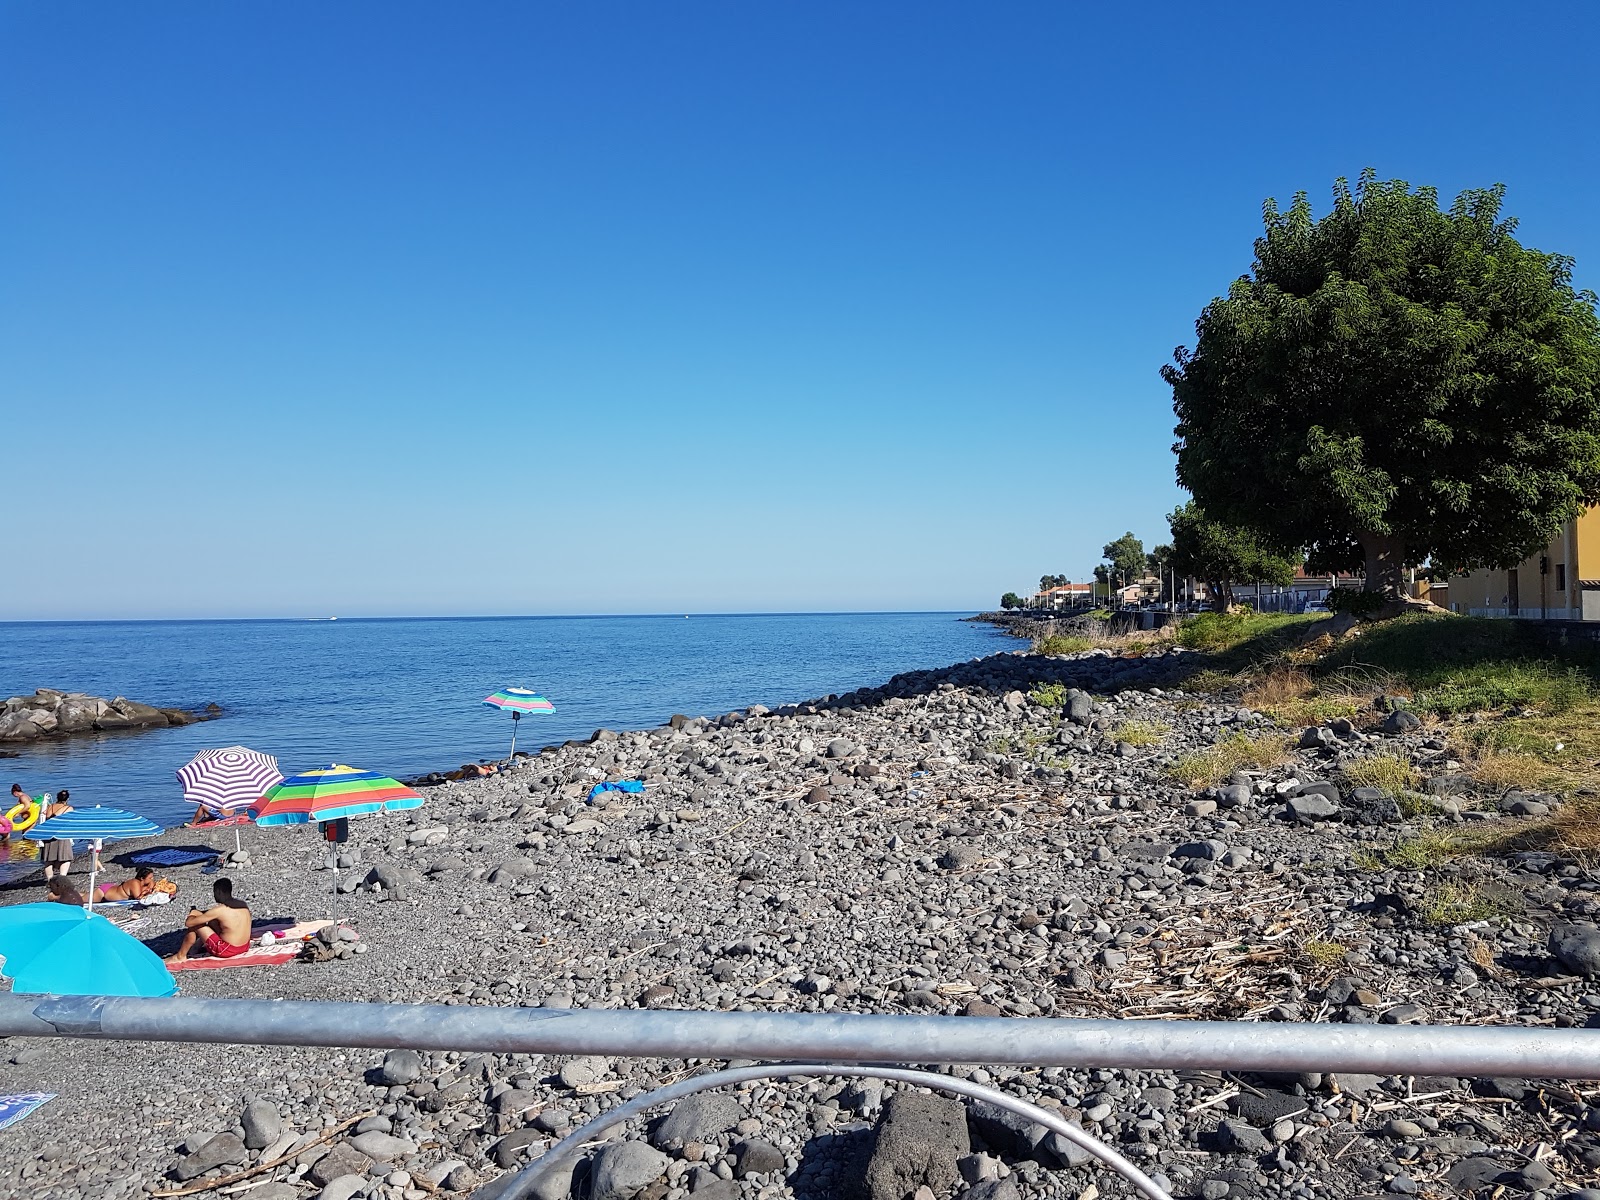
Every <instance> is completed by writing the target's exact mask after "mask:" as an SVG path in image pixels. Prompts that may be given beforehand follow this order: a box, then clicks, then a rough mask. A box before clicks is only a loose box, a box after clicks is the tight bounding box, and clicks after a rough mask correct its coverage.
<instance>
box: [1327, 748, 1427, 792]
mask: <svg viewBox="0 0 1600 1200" xmlns="http://www.w3.org/2000/svg"><path fill="white" fill-rule="evenodd" d="M1344 777H1345V778H1346V779H1348V780H1349V781H1350V783H1351V784H1352V785H1353V786H1355V787H1375V788H1382V789H1383V790H1384V791H1386V792H1388V793H1389V794H1390V795H1391V796H1399V795H1400V794H1401V793H1403V792H1413V791H1415V790H1416V789H1417V787H1418V786H1419V785H1420V784H1421V783H1422V772H1421V771H1419V770H1417V768H1416V767H1414V766H1412V765H1411V764H1410V763H1409V762H1407V761H1406V760H1405V759H1403V758H1399V757H1397V756H1395V755H1393V754H1378V755H1374V756H1373V757H1372V758H1363V759H1361V760H1360V761H1358V762H1353V763H1351V764H1350V765H1349V766H1347V767H1346V768H1345V769H1344Z"/></svg>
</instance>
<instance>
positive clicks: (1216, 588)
mask: <svg viewBox="0 0 1600 1200" xmlns="http://www.w3.org/2000/svg"><path fill="white" fill-rule="evenodd" d="M1206 586H1208V587H1209V588H1210V589H1211V608H1212V611H1213V612H1219V613H1225V612H1227V611H1228V610H1229V609H1230V608H1232V607H1233V588H1232V586H1231V585H1230V584H1229V583H1228V582H1227V581H1226V580H1222V581H1220V582H1219V581H1215V580H1214V581H1212V582H1210V583H1208V584H1207V585H1206Z"/></svg>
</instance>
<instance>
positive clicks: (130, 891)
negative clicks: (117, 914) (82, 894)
mask: <svg viewBox="0 0 1600 1200" xmlns="http://www.w3.org/2000/svg"><path fill="white" fill-rule="evenodd" d="M155 890H156V873H155V871H153V870H152V869H151V868H149V867H140V868H139V869H138V870H136V871H134V873H133V878H132V879H125V880H123V881H122V882H121V883H97V884H96V885H95V891H96V892H97V893H98V895H96V896H95V898H94V902H95V903H96V904H108V903H110V902H111V901H113V900H143V899H144V898H145V897H146V896H148V895H149V894H150V893H151V892H153V891H155Z"/></svg>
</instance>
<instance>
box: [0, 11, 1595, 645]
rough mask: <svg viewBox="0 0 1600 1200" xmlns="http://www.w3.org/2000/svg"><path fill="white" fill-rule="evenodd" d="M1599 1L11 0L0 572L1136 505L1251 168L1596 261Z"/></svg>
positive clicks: (789, 555) (673, 539)
mask: <svg viewBox="0 0 1600 1200" xmlns="http://www.w3.org/2000/svg"><path fill="white" fill-rule="evenodd" d="M1596 61H1600V8H1596V6H1594V5H1592V4H1583V3H1574V4H1565V5H1557V4H1549V5H1537V4H1536V5H1530V6H1526V7H1523V8H1507V7H1505V6H1504V5H1500V4H1496V5H1486V4H1473V3H1456V4H1451V5H1448V6H1441V5H1420V4H1419V5H1406V4H1394V3H1392V2H1386V3H1382V4H1343V5H1339V6H1336V7H1334V8H1328V7H1327V6H1293V5H1289V6H1285V5H1280V4H1273V5H1265V4H1243V3H1236V4H1235V3H1230V4H1220V5H1216V4H1195V3H1192V2H1188V3H1184V4H1181V5H1179V4H1174V5H1164V4H1144V5H1135V6H1113V5H1094V6H1091V5H1077V4H1060V3H1014V4H1005V5H979V4H971V3H927V2H920V0H919V2H918V3H914V4H912V3H903V4H902V3H872V4H864V5H863V4H839V3H808V4H783V5H780V4H774V3H764V4H749V3H694V2H687V3H672V4H654V3H643V2H640V3H633V4H612V3H593V4H582V5H570V4H569V5H555V4H534V3H522V2H518V3H500V4H496V3H478V4H473V3H469V4H459V5H458V4H440V3H437V2H434V0H429V2H427V3H407V2H399V0H383V2H381V3H377V2H364V0H338V2H337V3H327V4H260V3H258V4H216V3H205V4H201V3H192V2H191V3H183V2H177V0H174V2H172V3H162V4H108V3H103V2H100V3H79V2H74V0H10V2H9V3H7V4H6V5H4V6H3V7H0V171H3V175H4V179H3V184H0V453H3V458H4V469H3V470H4V477H5V480H6V488H5V491H6V494H7V496H8V501H7V503H6V505H5V509H4V517H3V521H0V576H3V578H0V617H8V618H73V617H122V616H126V617H158V616H189V615H198V616H233V615H268V616H270V615H311V614H323V613H338V614H340V615H352V616H353V615H364V614H403V613H447V614H448V613H564V612H573V613H581V612H619V611H645V612H660V611H684V612H697V611H736V610H806V609H909V608H977V607H980V606H992V605H993V604H994V602H995V601H996V599H997V597H998V596H999V594H1000V592H1001V591H1002V590H1005V589H1007V588H1015V589H1016V590H1018V591H1022V590H1025V589H1026V588H1027V587H1029V586H1030V585H1031V584H1033V583H1035V582H1036V581H1037V578H1038V576H1039V575H1040V574H1042V573H1045V572H1060V573H1063V574H1067V575H1069V576H1071V577H1073V578H1082V577H1084V575H1085V573H1087V572H1088V571H1089V569H1090V568H1091V567H1092V566H1093V564H1094V563H1095V561H1096V560H1097V558H1098V555H1099V548H1100V546H1101V545H1102V544H1103V543H1104V542H1106V541H1108V540H1109V539H1111V538H1113V537H1115V536H1117V535H1118V534H1120V533H1122V532H1123V531H1124V530H1125V529H1130V528H1131V529H1132V530H1133V531H1134V532H1135V533H1137V534H1139V535H1140V536H1142V537H1143V538H1144V539H1145V541H1146V544H1147V545H1150V544H1154V543H1155V542H1157V541H1160V540H1163V539H1164V537H1165V532H1166V527H1165V521H1164V519H1163V517H1164V514H1165V513H1166V512H1167V511H1169V510H1170V509H1171V508H1172V506H1173V505H1174V504H1175V503H1177V502H1178V501H1179V500H1180V499H1181V496H1180V494H1179V493H1178V491H1177V489H1176V488H1175V486H1174V484H1173V481H1172V458H1171V453H1170V446H1171V442H1172V414H1171V408H1170V395H1169V393H1168V390H1167V389H1166V387H1165V386H1164V385H1163V384H1162V382H1161V380H1160V378H1159V377H1158V375H1157V370H1158V368H1159V367H1160V366H1161V364H1162V363H1163V362H1165V361H1167V359H1168V357H1169V356H1170V354H1171V352H1172V348H1173V347H1174V346H1175V345H1177V344H1178V343H1180V342H1188V341H1190V340H1192V334H1193V320H1194V318H1195V316H1196V314H1197V313H1198V312H1199V310H1200V308H1201V306H1202V305H1204V304H1205V302H1206V301H1207V300H1208V299H1210V298H1211V297H1212V296H1214V295H1216V294H1218V293H1219V292H1220V291H1222V290H1224V289H1225V288H1226V286H1227V284H1228V282H1229V281H1230V280H1231V279H1232V278H1234V277H1235V276H1237V275H1238V274H1240V273H1241V272H1243V271H1244V270H1246V269H1247V268H1248V265H1249V260H1250V246H1251V240H1252V239H1253V238H1254V236H1255V235H1256V233H1257V231H1258V229H1259V225H1260V208H1261V202H1262V199H1263V198H1264V197H1267V196H1276V197H1278V198H1279V199H1281V200H1284V201H1287V200H1288V199H1289V198H1290V196H1291V195H1292V193H1293V192H1294V191H1296V190H1297V189H1306V190H1308V191H1309V192H1310V193H1311V194H1312V196H1313V198H1314V200H1316V201H1317V203H1318V204H1319V208H1320V206H1322V205H1323V204H1325V200H1326V197H1327V195H1328V192H1329V189H1330V185H1331V183H1332V181H1333V179H1334V178H1335V177H1336V176H1338V175H1348V176H1350V177H1352V178H1353V177H1354V176H1355V175H1356V174H1357V173H1358V172H1359V171H1360V170H1361V168H1362V167H1364V166H1367V165H1369V164H1370V165H1372V166H1374V167H1376V168H1377V170H1378V172H1379V173H1380V174H1381V175H1382V176H1384V177H1386V178H1388V177H1401V178H1406V179H1409V180H1411V181H1412V182H1413V183H1432V184H1434V185H1436V186H1437V187H1438V188H1439V189H1440V191H1441V192H1442V193H1444V194H1446V195H1453V194H1454V193H1455V192H1456V191H1457V190H1459V189H1461V188H1463V187H1467V186H1475V185H1486V184H1491V183H1494V182H1499V181H1503V182H1504V183H1506V184H1507V185H1508V187H1509V189H1510V191H1509V196H1508V201H1507V211H1508V212H1510V213H1512V214H1515V215H1517V216H1519V217H1520V218H1521V220H1522V236H1523V237H1524V239H1525V240H1526V241H1527V242H1529V243H1530V244H1532V245H1536V246H1538V247H1540V248H1542V249H1548V250H1559V251H1562V252H1565V253H1569V254H1572V255H1575V256H1576V257H1577V259H1578V271H1577V274H1578V279H1579V281H1580V283H1581V284H1582V285H1584V286H1591V287H1592V286H1596V284H1600V269H1597V268H1600V245H1597V244H1596V243H1597V239H1600V224H1597V222H1596V211H1597V210H1596V200H1595V197H1596V195H1597V193H1600V186H1597V185H1600V151H1597V140H1596V128H1597V125H1600V121H1597V117H1600V100H1597V94H1596V91H1595V88H1594V83H1593V68H1594V64H1595V63H1596Z"/></svg>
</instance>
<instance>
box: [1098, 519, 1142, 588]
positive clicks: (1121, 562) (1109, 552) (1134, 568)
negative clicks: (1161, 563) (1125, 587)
mask: <svg viewBox="0 0 1600 1200" xmlns="http://www.w3.org/2000/svg"><path fill="white" fill-rule="evenodd" d="M1100 555H1101V557H1102V558H1104V559H1105V560H1106V562H1107V563H1109V564H1110V566H1111V572H1112V574H1114V575H1115V576H1116V577H1117V578H1118V579H1120V580H1121V581H1122V582H1123V583H1131V582H1133V581H1134V580H1135V579H1137V578H1139V576H1141V575H1143V574H1144V570H1145V553H1144V543H1143V542H1141V541H1140V540H1139V539H1138V538H1136V537H1134V536H1133V531H1132V530H1131V529H1130V530H1129V531H1128V532H1127V533H1125V534H1123V535H1122V536H1121V537H1119V538H1118V539H1117V540H1116V541H1114V542H1107V543H1106V544H1105V547H1104V548H1103V549H1102V550H1101V551H1100Z"/></svg>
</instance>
